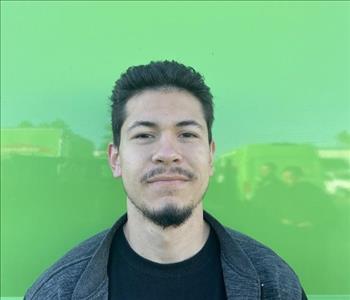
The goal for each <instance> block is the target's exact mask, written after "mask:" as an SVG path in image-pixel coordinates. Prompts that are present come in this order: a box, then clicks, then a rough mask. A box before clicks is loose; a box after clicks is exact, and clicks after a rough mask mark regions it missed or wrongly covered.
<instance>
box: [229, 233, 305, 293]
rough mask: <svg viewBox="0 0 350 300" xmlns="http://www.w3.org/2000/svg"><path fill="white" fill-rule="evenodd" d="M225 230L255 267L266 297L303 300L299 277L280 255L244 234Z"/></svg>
mask: <svg viewBox="0 0 350 300" xmlns="http://www.w3.org/2000/svg"><path fill="white" fill-rule="evenodd" d="M225 229H226V231H227V232H228V233H229V235H230V236H231V238H232V239H233V240H234V241H235V242H236V243H237V244H239V246H240V247H241V249H242V250H243V252H244V253H245V254H246V255H247V257H248V258H249V260H250V261H251V263H252V265H253V266H254V268H255V270H256V272H257V274H258V277H259V279H260V283H261V284H262V285H263V293H264V297H266V298H269V296H272V295H276V294H278V295H279V298H278V299H291V298H290V297H291V295H294V296H295V299H301V293H302V287H301V284H300V282H299V279H298V276H297V275H296V273H295V272H294V271H293V269H292V268H291V267H290V266H289V265H288V264H287V263H286V262H285V261H284V260H283V259H282V258H281V257H280V256H279V255H277V254H276V253H275V252H274V251H273V250H271V249H270V248H268V247H267V246H265V245H263V244H262V243H260V242H258V241H256V240H254V239H253V238H251V237H249V236H247V235H245V234H243V233H240V232H238V231H235V230H233V229H230V228H227V227H225Z"/></svg>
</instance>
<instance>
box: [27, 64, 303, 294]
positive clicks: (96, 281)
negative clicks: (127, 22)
mask: <svg viewBox="0 0 350 300" xmlns="http://www.w3.org/2000/svg"><path fill="white" fill-rule="evenodd" d="M111 100H112V128H113V144H111V145H110V146H109V164H110V166H111V169H112V172H113V175H114V176H115V177H121V179H122V181H123V186H124V189H125V191H126V194H127V199H126V201H127V214H126V215H125V216H123V217H122V218H121V219H119V220H118V221H117V223H116V224H115V225H114V226H113V227H112V228H111V229H110V230H107V231H105V232H102V233H100V234H98V235H97V236H95V237H92V238H91V239H89V240H88V241H85V242H84V243H82V244H81V245H79V246H78V247H77V248H75V249H73V250H71V251H70V252H69V253H68V254H66V255H65V256H64V257H63V258H62V259H61V260H60V261H58V262H57V263H56V264H55V265H54V266H52V267H51V268H50V269H49V270H48V271H46V273H44V274H43V275H42V277H41V278H40V279H39V280H38V281H37V282H36V283H35V284H34V285H33V287H32V288H31V289H30V290H29V291H28V292H27V294H26V299H28V300H29V299H86V300H87V299H113V300H114V299H118V300H119V299H123V300H128V299H133V300H134V299H167V300H172V299H208V300H209V299H210V300H217V299H220V300H221V299H229V300H231V299H232V300H233V299H237V300H238V299H242V300H243V299H283V300H288V299H291V300H296V299H303V297H305V296H303V290H302V287H301V286H300V283H299V281H298V279H297V276H296V275H295V274H294V272H293V271H292V270H291V269H290V268H289V267H288V265H287V264H286V263H285V262H284V261H283V260H282V259H281V258H279V257H278V256H277V255H276V254H275V253H274V252H272V251H271V250H269V249H268V248H266V247H265V246H263V245H261V244H259V243H258V242H256V241H254V240H252V239H250V238H249V237H247V236H245V235H243V234H240V233H238V232H236V231H233V230H230V229H227V228H225V227H223V226H222V225H221V224H220V223H219V222H218V221H217V220H215V219H214V218H213V217H212V216H210V215H209V214H207V213H205V212H203V205H202V198H203V195H204V193H205V191H206V189H207V186H208V182H209V177H210V176H211V175H212V172H213V156H214V151H215V144H214V141H213V140H212V135H211V127H212V123H213V119H214V118H213V104H212V95H211V93H210V90H209V88H208V87H207V86H206V85H205V83H204V80H203V78H202V77H201V75H200V74H199V73H197V72H196V71H195V70H194V69H192V68H190V67H186V66H184V65H182V64H179V63H177V62H174V61H163V62H151V63H150V64H148V65H142V66H136V67H131V68H129V69H128V70H127V71H126V73H124V74H122V76H121V78H120V79H119V80H118V81H117V82H116V85H115V88H114V90H113V95H112V97H111Z"/></svg>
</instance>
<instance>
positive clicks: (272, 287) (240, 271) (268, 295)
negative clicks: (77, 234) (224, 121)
mask: <svg viewBox="0 0 350 300" xmlns="http://www.w3.org/2000/svg"><path fill="white" fill-rule="evenodd" d="M204 219H205V220H206V221H207V222H208V223H209V224H210V226H211V228H212V229H213V230H214V232H215V233H216V235H217V237H218V240H219V242H220V247H221V264H222V269H223V274H224V280H225V287H226V294H227V299H228V300H256V299H270V300H275V299H281V300H301V299H302V287H301V285H300V283H299V280H298V278H297V276H296V274H295V273H294V272H293V270H292V269H291V268H290V267H289V266H288V265H287V264H286V263H285V262H284V261H283V260H282V259H281V258H280V257H279V256H277V254H275V253H274V252H273V251H272V250H270V249H269V248H267V247H265V246H264V245H262V244H260V243H259V242H257V241H255V240H253V239H251V238H249V237H247V236H245V235H243V234H241V233H239V232H237V231H234V230H231V229H228V228H225V227H223V226H222V225H221V224H220V223H219V222H218V221H217V220H216V219H214V218H213V217H212V216H210V215H209V214H208V213H204ZM126 220H127V217H126V215H124V216H123V217H121V218H120V219H119V220H118V221H117V222H116V223H115V225H114V226H113V227H112V228H111V229H110V230H106V231H104V232H101V233H99V234H97V235H95V236H94V237H92V238H90V239H88V240H87V241H85V242H83V243H81V244H80V245H78V246H77V247H76V248H74V249H73V250H71V251H70V252H68V253H67V254H66V255H65V256H64V257H62V258H61V259H60V260H59V261H58V262H56V263H55V264H54V265H53V266H52V267H50V268H49V269H48V270H47V271H46V272H45V273H44V274H43V275H42V276H41V277H40V278H39V279H38V280H37V281H36V282H35V283H34V285H33V286H32V287H31V288H30V289H29V290H28V291H27V293H26V296H25V299H26V300H32V299H38V300H39V299H59V300H68V299H72V300H78V299H79V300H93V299H96V300H97V299H98V300H107V299H108V276H107V263H108V255H109V249H110V245H111V241H112V238H113V235H114V233H115V232H116V230H117V229H118V228H120V227H121V226H122V225H123V224H124V223H125V222H126Z"/></svg>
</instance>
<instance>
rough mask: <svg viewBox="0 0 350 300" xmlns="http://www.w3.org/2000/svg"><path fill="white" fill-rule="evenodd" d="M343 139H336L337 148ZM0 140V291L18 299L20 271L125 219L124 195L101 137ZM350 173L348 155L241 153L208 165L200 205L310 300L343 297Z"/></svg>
mask: <svg viewBox="0 0 350 300" xmlns="http://www.w3.org/2000/svg"><path fill="white" fill-rule="evenodd" d="M107 130H108V132H109V128H108V129H106V131H107ZM346 137H347V136H345V134H342V135H341V138H342V141H344V140H346ZM1 139H2V143H1V171H2V174H5V175H6V176H5V177H4V176H1V186H2V190H1V198H2V205H3V206H2V207H3V208H6V213H5V214H4V215H3V218H2V225H5V226H2V235H3V236H2V239H3V240H4V241H6V243H3V244H2V249H1V250H2V254H3V255H4V257H6V260H5V261H4V263H3V266H2V270H1V271H2V272H3V274H5V273H6V276H7V278H8V280H7V281H6V282H5V284H4V288H5V289H6V290H7V291H9V294H10V293H12V294H16V293H15V292H14V291H17V290H18V286H16V276H18V272H17V271H16V270H17V269H18V266H22V267H23V268H22V269H24V270H25V271H23V274H22V275H23V276H24V277H25V278H27V282H28V284H29V283H30V282H31V280H32V279H33V278H34V277H36V275H37V274H38V273H40V271H41V270H42V269H44V268H45V267H46V266H47V265H49V264H50V263H51V262H52V261H53V260H55V259H54V258H55V257H59V256H61V254H62V253H64V252H65V251H66V250H67V249H69V248H71V246H72V245H74V244H76V242H77V241H79V240H82V239H83V236H90V235H91V234H92V233H94V232H97V231H99V230H101V229H102V228H104V227H107V226H110V225H111V223H112V222H113V220H115V219H116V218H117V216H118V215H119V214H121V213H122V212H123V211H124V205H125V194H124V191H123V188H122V185H121V183H120V181H117V182H116V181H115V180H113V179H112V176H111V174H110V170H109V167H108V164H107V161H106V159H107V157H106V154H105V150H104V149H105V147H106V145H107V143H108V142H109V140H110V135H109V134H108V135H106V136H105V138H104V142H103V145H102V146H101V147H102V148H103V150H99V149H96V146H95V145H94V144H93V143H92V142H91V141H90V140H88V139H86V138H84V137H82V136H80V135H78V134H76V133H74V132H73V131H72V130H71V129H70V128H69V127H68V126H67V125H66V124H65V123H64V122H63V121H60V120H57V121H54V122H51V123H47V124H41V125H37V126H35V125H33V124H31V123H30V122H22V123H21V124H20V125H19V126H18V127H17V128H11V129H1ZM101 147H100V148H101ZM349 164H350V150H349V148H346V147H340V148H338V149H317V148H315V147H314V146H312V145H300V144H261V145H247V146H244V147H241V148H239V149H235V150H233V151H232V152H230V153H227V154H225V155H222V156H221V157H219V158H218V159H217V160H216V162H215V174H214V176H213V178H212V180H211V184H210V186H209V189H208V192H207V194H206V201H205V205H206V208H207V209H208V210H210V211H211V212H212V213H214V214H215V215H217V216H218V217H219V218H220V219H221V220H223V222H225V223H226V224H227V225H229V226H232V227H235V228H237V229H238V230H241V231H243V232H246V233H247V234H249V235H252V236H253V237H255V238H256V239H258V240H261V241H262V242H264V243H266V244H268V245H270V246H271V247H272V248H273V249H276V250H277V252H278V253H279V254H280V255H281V256H282V257H284V258H285V259H286V260H287V261H288V262H289V263H291V264H292V266H293V267H294V268H295V269H296V270H297V272H298V274H299V275H300V276H302V277H303V280H304V281H306V282H307V285H308V286H309V289H310V288H311V290H310V291H309V292H313V291H317V292H318V293H324V294H341V293H347V292H348V291H349V290H350V283H349V281H348V279H347V278H348V277H349V273H350V271H349V270H350V259H349V253H350V237H349V234H348V231H349V228H350V221H349V216H350V167H349ZM28 224H30V225H29V226H28ZM43 225H44V226H43ZM72 228H81V231H82V232H81V234H83V236H81V237H77V236H75V234H74V233H72V232H71V231H72ZM84 232H85V233H86V234H84ZM56 239H57V241H56ZM33 241H35V242H33ZM47 241H50V242H51V244H52V246H49V247H50V249H49V250H48V253H49V254H48V256H47V257H43V258H41V259H40V260H39V262H38V260H37V259H34V261H36V262H35V263H33V264H32V265H29V264H30V262H31V261H33V258H37V255H38V253H43V249H47V247H48V245H51V244H50V243H47ZM23 247H26V249H27V251H26V253H25V254H23V251H22V249H23ZM330 277H331V278H336V280H331V281H330V280H329V278H330Z"/></svg>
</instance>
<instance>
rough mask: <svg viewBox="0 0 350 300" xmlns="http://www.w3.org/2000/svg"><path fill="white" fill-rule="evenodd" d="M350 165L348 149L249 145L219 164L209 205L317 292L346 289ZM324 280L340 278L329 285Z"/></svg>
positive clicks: (349, 242) (209, 192)
mask: <svg viewBox="0 0 350 300" xmlns="http://www.w3.org/2000/svg"><path fill="white" fill-rule="evenodd" d="M349 162H350V149H347V148H344V147H341V148H322V149H319V148H316V147H315V146H313V145H308V144H290V143H285V144H260V145H247V146H244V147H241V148H238V149H235V150H233V151H232V152H230V153H227V154H225V155H222V156H221V157H219V158H218V159H217V161H216V164H215V174H214V178H213V180H212V181H211V186H210V188H209V190H208V193H207V197H206V198H207V207H208V208H210V209H211V210H214V212H215V209H216V208H215V207H216V206H217V205H219V207H220V208H219V209H224V210H230V211H231V213H230V214H227V215H228V216H227V217H226V219H225V220H224V221H225V222H226V223H227V224H229V225H230V226H233V227H235V228H237V229H239V230H242V231H243V232H245V233H247V234H249V235H252V236H253V237H255V238H256V239H258V240H260V241H262V242H264V243H266V244H268V245H270V246H271V247H272V248H273V249H275V250H276V251H277V252H278V253H279V254H280V255H282V257H284V258H285V259H286V260H287V261H288V262H292V263H293V266H294V267H296V269H297V270H300V271H299V272H301V273H302V274H304V273H305V274H308V273H312V274H315V276H316V274H317V278H318V282H317V285H315V287H314V288H315V289H318V290H322V286H327V287H328V289H329V290H330V289H333V291H341V290H344V291H345V290H346V289H347V288H349V282H348V281H347V274H348V270H349V269H350V260H349V253H350V236H349V228H350V220H349V219H350V218H349V216H350V193H349V192H350V176H349V175H350V173H349V172H350V164H349ZM223 199H224V200H223ZM219 209H218V210H219ZM301 258H302V259H301ZM305 262H307V263H306V264H305ZM310 268H311V269H312V272H310ZM305 276H306V275H305ZM329 276H334V277H336V278H338V280H337V284H335V285H334V286H332V287H330V286H329V285H330V283H329ZM310 282H313V281H312V280H311V278H310ZM325 293H326V291H325ZM328 293H330V292H329V291H328Z"/></svg>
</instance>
